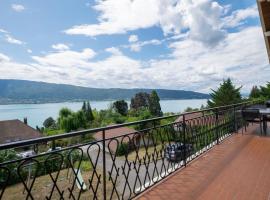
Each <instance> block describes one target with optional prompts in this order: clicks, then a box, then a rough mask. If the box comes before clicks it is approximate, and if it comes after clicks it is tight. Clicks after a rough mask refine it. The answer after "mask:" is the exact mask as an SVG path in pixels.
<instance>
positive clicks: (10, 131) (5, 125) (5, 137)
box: [0, 119, 41, 144]
mask: <svg viewBox="0 0 270 200" xmlns="http://www.w3.org/2000/svg"><path fill="white" fill-rule="evenodd" d="M39 137H41V133H40V132H38V131H36V130H35V129H33V128H32V127H30V126H28V125H26V124H24V123H23V122H21V121H20V120H18V119H15V120H7V121H0V144H3V143H9V142H16V141H21V140H28V139H34V138H39Z"/></svg>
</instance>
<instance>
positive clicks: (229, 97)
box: [207, 78, 242, 107]
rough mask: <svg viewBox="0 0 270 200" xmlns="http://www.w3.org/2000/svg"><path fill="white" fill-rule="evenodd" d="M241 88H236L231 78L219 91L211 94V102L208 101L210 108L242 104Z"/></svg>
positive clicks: (224, 82)
mask: <svg viewBox="0 0 270 200" xmlns="http://www.w3.org/2000/svg"><path fill="white" fill-rule="evenodd" d="M241 88H242V87H238V88H236V87H235V86H234V85H233V83H232V81H231V79H230V78H228V79H227V80H224V81H223V83H222V84H220V87H219V88H218V89H217V90H212V91H213V92H212V93H210V96H211V100H208V102H207V103H208V106H209V107H217V106H225V105H229V104H235V103H239V102H241V101H242V98H241V94H240V89H241Z"/></svg>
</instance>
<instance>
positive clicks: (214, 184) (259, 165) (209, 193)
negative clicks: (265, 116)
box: [138, 125, 270, 200]
mask: <svg viewBox="0 0 270 200" xmlns="http://www.w3.org/2000/svg"><path fill="white" fill-rule="evenodd" d="M268 127H269V126H268ZM268 132H269V133H270V130H268ZM269 133H268V135H270V134H269ZM138 199H141V200H145V199H149V200H150V199H151V200H153V199H167V200H168V199H184V200H189V199H207V200H209V199H215V200H216V199H219V200H223V199H228V200H229V199H230V200H242V199H243V200H249V199H250V200H254V199H256V200H260V199H263V200H268V199H270V137H267V136H260V135H259V128H258V126H257V125H253V126H251V125H250V126H249V128H248V130H247V132H244V134H243V135H242V134H241V131H239V133H238V134H234V135H233V136H231V137H229V138H227V139H225V140H224V141H223V142H222V143H221V144H220V145H217V146H215V147H214V148H213V149H211V150H210V151H209V152H207V153H205V154H203V155H202V156H200V157H199V158H197V159H196V160H194V161H192V162H191V163H190V164H188V165H187V167H186V168H183V169H182V170H179V171H178V172H176V173H174V174H172V175H171V176H169V177H168V178H167V179H165V180H164V181H162V182H160V183H159V184H157V185H156V186H154V187H153V188H151V189H150V190H147V191H146V192H145V193H143V194H142V195H140V196H139V197H138Z"/></svg>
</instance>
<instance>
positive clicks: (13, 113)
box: [0, 99, 207, 128]
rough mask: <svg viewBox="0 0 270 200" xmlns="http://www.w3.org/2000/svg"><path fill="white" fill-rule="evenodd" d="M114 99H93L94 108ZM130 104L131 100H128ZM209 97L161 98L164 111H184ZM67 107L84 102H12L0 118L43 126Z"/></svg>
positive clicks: (78, 106)
mask: <svg viewBox="0 0 270 200" xmlns="http://www.w3.org/2000/svg"><path fill="white" fill-rule="evenodd" d="M112 102H113V101H91V107H92V109H97V110H101V109H107V108H108V107H109V105H110V104H112ZM127 102H128V104H130V101H127ZM206 102H207V99H190V100H161V101H160V105H161V109H162V111H163V112H182V111H184V110H185V109H186V108H187V107H192V108H200V107H201V105H206ZM63 107H67V108H70V109H71V110H73V111H77V110H79V109H81V107H82V102H65V103H46V104H12V105H0V120H10V119H20V120H23V118H24V117H27V119H28V124H29V125H30V126H32V127H34V128H35V127H36V126H42V123H43V121H44V120H45V119H46V118H48V117H53V118H54V119H56V118H57V116H58V112H59V110H60V109H61V108H63Z"/></svg>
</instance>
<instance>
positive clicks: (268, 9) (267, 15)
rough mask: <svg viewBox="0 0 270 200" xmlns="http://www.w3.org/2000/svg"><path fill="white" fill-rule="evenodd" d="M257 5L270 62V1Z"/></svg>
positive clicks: (261, 0)
mask: <svg viewBox="0 0 270 200" xmlns="http://www.w3.org/2000/svg"><path fill="white" fill-rule="evenodd" d="M257 3H258V9H259V13H260V18H261V23H262V29H263V33H264V39H265V44H266V48H267V53H268V58H269V62H270V0H257Z"/></svg>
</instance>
